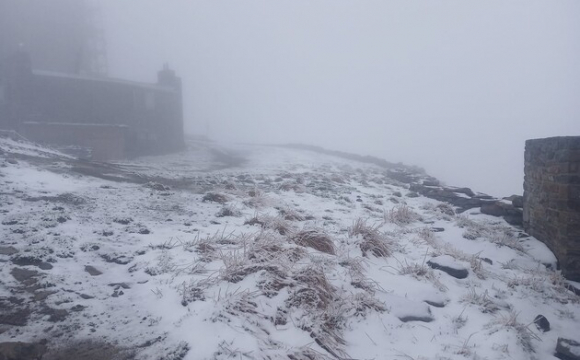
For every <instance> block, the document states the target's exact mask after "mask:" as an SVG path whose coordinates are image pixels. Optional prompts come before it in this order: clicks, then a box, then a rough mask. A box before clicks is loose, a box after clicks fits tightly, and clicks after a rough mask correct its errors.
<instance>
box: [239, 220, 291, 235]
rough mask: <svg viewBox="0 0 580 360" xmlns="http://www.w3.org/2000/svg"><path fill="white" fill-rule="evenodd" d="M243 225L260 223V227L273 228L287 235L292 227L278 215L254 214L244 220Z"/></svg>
mask: <svg viewBox="0 0 580 360" xmlns="http://www.w3.org/2000/svg"><path fill="white" fill-rule="evenodd" d="M244 225H260V227H261V228H262V229H265V230H268V229H269V230H274V231H276V232H277V233H279V234H280V235H287V234H289V233H290V231H291V229H292V226H291V224H290V223H289V222H288V221H287V220H285V219H284V218H282V217H280V216H267V215H265V216H258V215H255V216H254V217H253V218H251V219H248V220H246V221H245V222H244Z"/></svg>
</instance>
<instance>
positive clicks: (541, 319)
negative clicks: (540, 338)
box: [534, 315, 550, 332]
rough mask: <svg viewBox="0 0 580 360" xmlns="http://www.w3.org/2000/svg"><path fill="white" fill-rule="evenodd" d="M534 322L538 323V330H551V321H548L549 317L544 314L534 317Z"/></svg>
mask: <svg viewBox="0 0 580 360" xmlns="http://www.w3.org/2000/svg"><path fill="white" fill-rule="evenodd" d="M534 324H536V327H537V328H538V330H540V331H542V332H546V331H550V322H549V321H548V319H546V317H545V316H544V315H538V316H536V318H535V319H534Z"/></svg>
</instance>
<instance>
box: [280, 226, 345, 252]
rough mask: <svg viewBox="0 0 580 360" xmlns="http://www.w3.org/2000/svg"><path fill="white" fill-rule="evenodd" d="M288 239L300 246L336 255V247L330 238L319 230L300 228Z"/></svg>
mask: <svg viewBox="0 0 580 360" xmlns="http://www.w3.org/2000/svg"><path fill="white" fill-rule="evenodd" d="M290 240H291V241H292V242H294V243H295V244H297V245H300V246H304V247H309V248H312V249H314V250H318V251H320V252H323V253H327V254H330V255H336V249H335V247H334V243H333V242H332V239H331V238H330V236H328V235H327V234H326V233H324V232H323V231H321V230H302V231H299V232H297V233H295V234H292V235H291V237H290Z"/></svg>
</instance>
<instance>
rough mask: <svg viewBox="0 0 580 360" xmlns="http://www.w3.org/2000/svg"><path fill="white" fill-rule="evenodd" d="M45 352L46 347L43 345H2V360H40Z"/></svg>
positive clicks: (16, 343)
mask: <svg viewBox="0 0 580 360" xmlns="http://www.w3.org/2000/svg"><path fill="white" fill-rule="evenodd" d="M45 352H46V346H45V345H44V344H42V343H39V344H31V343H23V342H5V343H0V360H40V359H42V356H43V355H44V353H45Z"/></svg>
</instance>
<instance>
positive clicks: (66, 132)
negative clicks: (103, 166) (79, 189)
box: [20, 122, 127, 161]
mask: <svg viewBox="0 0 580 360" xmlns="http://www.w3.org/2000/svg"><path fill="white" fill-rule="evenodd" d="M20 131H21V133H22V135H24V136H25V137H26V138H28V139H30V140H33V141H37V142H45V143H50V144H55V145H76V146H81V147H84V148H87V149H90V150H91V159H92V160H96V161H108V160H117V159H122V158H124V157H125V156H126V149H125V146H126V144H125V138H126V133H127V127H126V126H122V125H121V126H119V125H85V124H64V123H61V124H58V123H33V122H26V123H23V124H22V126H21V128H20Z"/></svg>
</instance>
